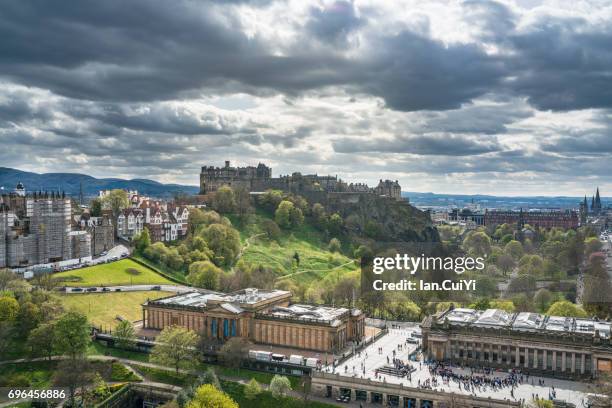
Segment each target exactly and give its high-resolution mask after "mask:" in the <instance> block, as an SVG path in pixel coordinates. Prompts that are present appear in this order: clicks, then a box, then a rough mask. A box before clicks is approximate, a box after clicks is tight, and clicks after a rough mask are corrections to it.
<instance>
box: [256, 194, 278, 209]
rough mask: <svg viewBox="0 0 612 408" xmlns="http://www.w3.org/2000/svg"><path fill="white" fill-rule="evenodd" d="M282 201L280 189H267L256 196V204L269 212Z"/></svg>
mask: <svg viewBox="0 0 612 408" xmlns="http://www.w3.org/2000/svg"><path fill="white" fill-rule="evenodd" d="M281 201H283V192H282V191H280V190H267V191H266V192H265V193H263V194H262V195H260V196H259V197H258V198H257V202H258V204H259V205H260V206H261V207H262V208H264V209H265V210H267V211H269V212H273V211H275V210H276V209H277V208H278V205H279V204H280V203H281Z"/></svg>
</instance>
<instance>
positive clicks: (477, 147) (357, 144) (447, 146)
mask: <svg viewBox="0 0 612 408" xmlns="http://www.w3.org/2000/svg"><path fill="white" fill-rule="evenodd" d="M333 147H334V150H335V151H336V152H338V153H357V152H377V153H412V154H419V155H443V156H467V155H478V154H482V153H489V152H493V151H498V150H500V145H499V143H498V142H497V140H492V139H490V138H489V139H485V140H477V139H474V138H469V137H465V136H459V135H449V134H440V135H428V136H410V137H395V138H393V139H390V140H386V139H377V140H364V139H355V138H343V139H340V140H337V141H335V142H333Z"/></svg>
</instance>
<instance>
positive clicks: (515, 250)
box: [504, 240, 525, 260]
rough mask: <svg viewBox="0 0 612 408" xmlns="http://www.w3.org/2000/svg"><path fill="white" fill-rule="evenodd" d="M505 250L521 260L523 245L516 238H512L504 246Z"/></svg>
mask: <svg viewBox="0 0 612 408" xmlns="http://www.w3.org/2000/svg"><path fill="white" fill-rule="evenodd" d="M504 252H505V253H507V254H508V255H510V256H511V257H512V258H513V259H515V260H519V259H521V257H522V256H523V254H524V252H525V251H523V245H522V244H521V243H520V242H518V241H515V240H512V241H510V242H508V243H507V244H506V246H505V247H504Z"/></svg>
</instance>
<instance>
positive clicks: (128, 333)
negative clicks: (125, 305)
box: [114, 320, 136, 349]
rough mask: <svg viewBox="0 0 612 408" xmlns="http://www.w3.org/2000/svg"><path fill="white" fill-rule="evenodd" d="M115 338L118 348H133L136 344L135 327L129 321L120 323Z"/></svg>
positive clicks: (116, 328)
mask: <svg viewBox="0 0 612 408" xmlns="http://www.w3.org/2000/svg"><path fill="white" fill-rule="evenodd" d="M114 336H115V342H116V344H117V347H119V348H123V349H129V348H132V347H133V346H134V343H135V342H136V331H135V330H134V325H133V324H132V322H130V321H129V320H122V321H120V322H119V324H117V326H116V327H115V332H114Z"/></svg>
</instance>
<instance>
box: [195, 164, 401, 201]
mask: <svg viewBox="0 0 612 408" xmlns="http://www.w3.org/2000/svg"><path fill="white" fill-rule="evenodd" d="M222 186H229V187H232V188H244V189H246V190H247V191H249V192H262V191H266V190H270V189H273V190H281V191H285V192H288V193H295V194H300V195H303V196H304V197H306V198H307V199H309V200H310V201H312V202H321V203H323V202H325V201H326V198H327V196H328V195H329V194H332V193H352V194H355V195H361V194H367V195H378V196H384V197H388V198H392V199H394V200H400V199H401V193H402V188H401V186H400V185H399V183H398V181H397V180H396V181H392V180H380V182H379V183H378V185H377V186H376V187H368V186H367V185H366V184H364V183H346V182H344V181H343V180H342V179H339V178H338V176H320V175H318V174H301V173H298V172H295V173H292V174H290V175H281V176H279V177H272V169H271V168H270V167H268V166H266V165H265V164H263V163H259V164H258V165H257V166H256V167H255V166H246V167H234V166H231V164H230V162H229V161H226V162H225V166H224V167H214V166H203V167H202V170H201V172H200V194H201V195H208V194H211V193H212V194H214V192H215V191H217V190H218V189H219V187H222Z"/></svg>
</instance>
